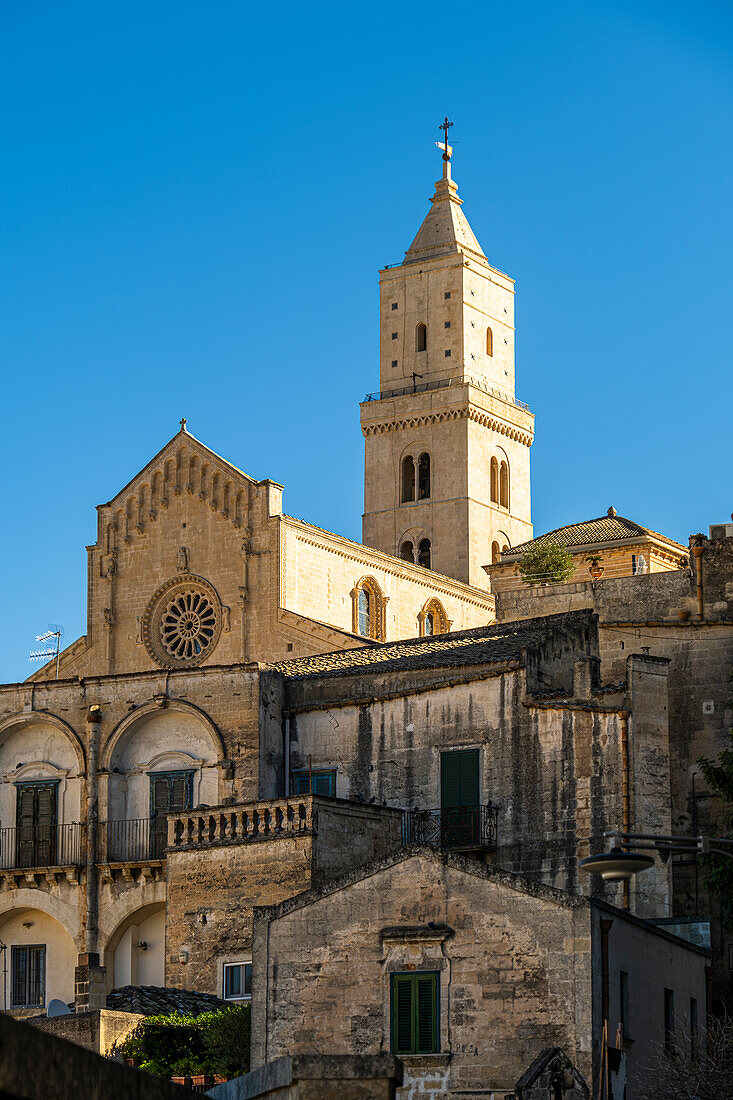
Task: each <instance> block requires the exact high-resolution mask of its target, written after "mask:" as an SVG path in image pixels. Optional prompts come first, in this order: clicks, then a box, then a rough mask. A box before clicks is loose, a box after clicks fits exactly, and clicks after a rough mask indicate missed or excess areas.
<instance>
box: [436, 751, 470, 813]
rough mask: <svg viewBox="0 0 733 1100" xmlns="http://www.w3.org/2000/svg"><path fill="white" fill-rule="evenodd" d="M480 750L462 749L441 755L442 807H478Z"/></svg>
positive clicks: (447, 808) (448, 808)
mask: <svg viewBox="0 0 733 1100" xmlns="http://www.w3.org/2000/svg"><path fill="white" fill-rule="evenodd" d="M478 802H479V783H478V749H460V750H454V751H452V752H443V753H441V754H440V805H441V809H444V810H450V809H454V808H455V807H457V806H478Z"/></svg>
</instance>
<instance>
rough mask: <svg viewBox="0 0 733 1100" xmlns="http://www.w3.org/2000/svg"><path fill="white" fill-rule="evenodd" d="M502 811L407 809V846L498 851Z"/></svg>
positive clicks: (404, 834)
mask: <svg viewBox="0 0 733 1100" xmlns="http://www.w3.org/2000/svg"><path fill="white" fill-rule="evenodd" d="M498 835H499V808H498V806H493V805H492V804H491V803H489V804H488V805H486V806H457V807H455V808H451V809H440V810H408V811H406V812H405V815H404V817H403V821H402V840H403V843H404V844H429V845H430V847H432V848H443V849H444V850H446V851H450V852H495V851H496V848H497V843H498Z"/></svg>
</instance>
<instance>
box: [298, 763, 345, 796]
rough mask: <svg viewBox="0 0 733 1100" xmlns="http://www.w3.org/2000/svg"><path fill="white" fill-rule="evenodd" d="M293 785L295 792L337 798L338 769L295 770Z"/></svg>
mask: <svg viewBox="0 0 733 1100" xmlns="http://www.w3.org/2000/svg"><path fill="white" fill-rule="evenodd" d="M292 786H293V794H322V795H324V796H325V797H326V798H335V797H336V769H335V768H331V769H330V770H327V771H326V770H324V769H321V770H320V771H310V772H293V776H292Z"/></svg>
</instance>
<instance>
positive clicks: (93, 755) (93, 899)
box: [86, 706, 102, 953]
mask: <svg viewBox="0 0 733 1100" xmlns="http://www.w3.org/2000/svg"><path fill="white" fill-rule="evenodd" d="M101 722H102V712H101V710H100V708H99V707H98V706H93V707H90V708H89V712H88V714H87V729H88V738H87V742H88V749H87V889H86V950H87V952H88V953H94V952H96V950H97V933H98V924H99V920H98V918H99V905H98V902H99V899H98V897H97V831H98V824H99V783H98V779H99V777H98V774H97V771H98V761H99V731H100V724H101Z"/></svg>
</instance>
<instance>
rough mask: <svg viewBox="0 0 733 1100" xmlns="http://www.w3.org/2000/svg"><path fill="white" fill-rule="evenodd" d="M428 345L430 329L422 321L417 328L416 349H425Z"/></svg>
mask: <svg viewBox="0 0 733 1100" xmlns="http://www.w3.org/2000/svg"><path fill="white" fill-rule="evenodd" d="M427 346H428V329H427V325H424V324H423V323H422V321H421V322H420V324H419V325H418V326H417V328H416V329H415V351H425V349H426V348H427Z"/></svg>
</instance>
